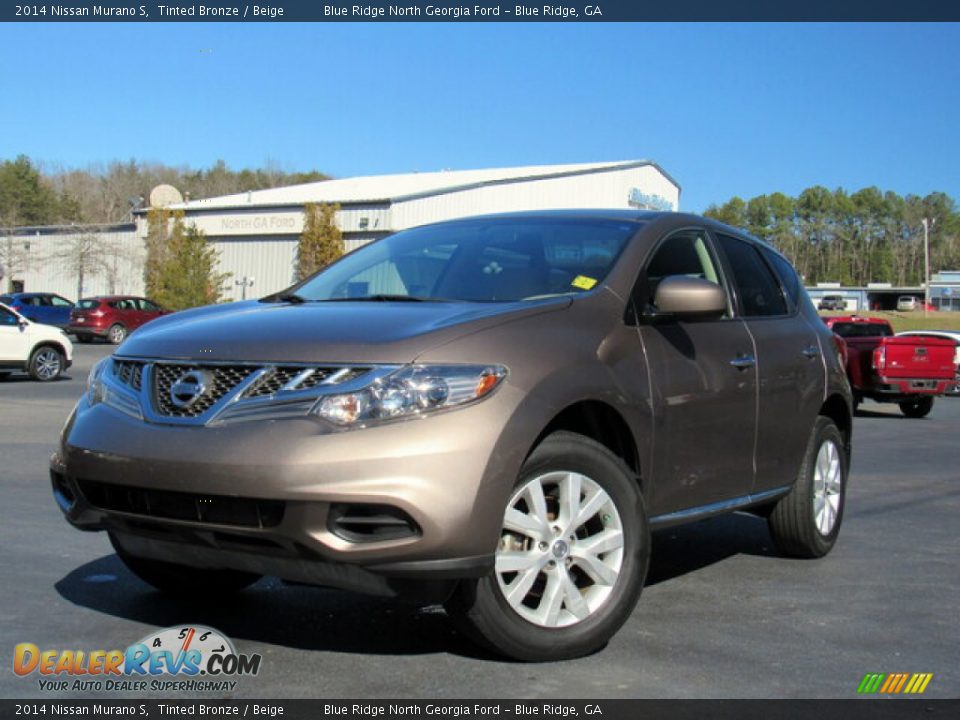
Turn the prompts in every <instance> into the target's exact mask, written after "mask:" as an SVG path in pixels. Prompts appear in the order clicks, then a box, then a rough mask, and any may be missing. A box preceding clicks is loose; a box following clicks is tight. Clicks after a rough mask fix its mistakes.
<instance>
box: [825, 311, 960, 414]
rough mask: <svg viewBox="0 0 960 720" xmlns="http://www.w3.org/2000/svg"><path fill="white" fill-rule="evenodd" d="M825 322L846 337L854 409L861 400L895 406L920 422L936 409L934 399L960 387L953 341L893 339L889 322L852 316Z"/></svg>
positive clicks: (904, 337) (835, 332)
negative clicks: (948, 390)
mask: <svg viewBox="0 0 960 720" xmlns="http://www.w3.org/2000/svg"><path fill="white" fill-rule="evenodd" d="M824 322H825V323H826V324H827V327H829V328H830V329H831V330H833V332H834V334H835V335H838V336H840V337H841V338H843V344H844V346H845V352H846V363H847V376H848V377H849V378H850V385H851V387H852V388H853V396H854V402H855V403H856V404H859V403H860V401H861V400H863V398H870V399H871V400H875V401H876V402H887V403H894V402H895V403H898V404H899V405H900V410H901V411H902V412H903V414H904V415H906V416H907V417H911V418H920V417H924V416H925V415H927V414H928V413H929V412H930V410H931V409H932V408H933V399H934V398H935V397H936V396H938V395H943V394H944V393H945V392H946V391H947V389H948V388H950V387H951V386H952V385H953V384H954V383H955V382H956V380H955V376H956V371H957V370H956V365H955V363H954V352H955V349H956V346H957V344H956V342H955V341H952V340H949V339H946V338H934V337H911V336H898V337H894V334H893V328H892V327H891V326H890V323H888V322H887V321H886V320H883V319H882V318H866V317H859V316H857V315H848V316H842V317H829V318H824Z"/></svg>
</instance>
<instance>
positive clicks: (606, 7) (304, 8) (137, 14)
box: [0, 0, 960, 23]
mask: <svg viewBox="0 0 960 720" xmlns="http://www.w3.org/2000/svg"><path fill="white" fill-rule="evenodd" d="M957 20H960V3H958V2H952V1H950V0H913V2H905V1H904V0H804V2H794V3H787V2H774V1H771V0H766V1H764V0H669V1H665V0H658V1H656V2H654V1H652V0H591V2H589V3H587V2H581V1H580V0H575V1H571V0H557V1H556V2H544V3H536V2H513V1H511V0H504V1H503V2H496V1H495V0H494V1H491V0H477V1H475V0H463V1H462V2H460V1H458V0H432V1H431V0H406V1H404V0H400V1H398V2H392V3H391V2H344V1H343V0H263V1H262V2H257V3H247V2H240V1H233V0H204V1H203V2H193V0H170V1H169V2H164V3H157V2H143V0H128V1H127V2H123V1H121V2H118V1H117V0H102V1H100V2H91V1H90V0H64V1H63V2H33V3H30V2H22V3H21V2H16V3H4V4H3V7H2V8H0V21H5V22H11V21H12V22H262V23H270V22H640V21H749V22H757V21H801V22H812V21H835V22H836V21H841V22H849V21H881V22H890V21H920V22H937V21H957Z"/></svg>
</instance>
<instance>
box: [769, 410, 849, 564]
mask: <svg viewBox="0 0 960 720" xmlns="http://www.w3.org/2000/svg"><path fill="white" fill-rule="evenodd" d="M847 474H848V462H847V455H846V452H844V441H843V435H841V433H840V430H839V429H838V428H837V426H836V424H835V423H834V422H833V420H831V419H830V418H827V417H823V416H822V415H821V416H820V417H818V418H817V421H816V423H814V426H813V432H812V433H811V434H810V441H809V443H808V444H807V451H806V453H805V454H804V457H803V463H802V464H801V466H800V473H799V474H798V475H797V481H796V483H795V484H794V486H793V490H791V491H790V493H789V494H788V495H786V496H785V497H783V498H781V500H780V501H779V502H778V503H777V504H776V505H775V506H774V508H773V512H771V513H770V517H769V518H767V524H768V526H769V528H770V534H771V535H772V536H773V541H774V543H775V544H776V546H777V548H778V549H779V550H780V552H781V553H782V554H783V555H787V556H789V557H798V558H818V557H823V556H824V555H826V554H827V553H828V552H830V550H831V548H833V546H834V544H835V543H836V541H837V536H838V535H839V533H840V524H841V522H842V520H843V508H844V505H845V504H846V492H847Z"/></svg>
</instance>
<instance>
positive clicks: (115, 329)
mask: <svg viewBox="0 0 960 720" xmlns="http://www.w3.org/2000/svg"><path fill="white" fill-rule="evenodd" d="M126 337H127V329H126V328H125V327H124V326H123V325H121V324H120V323H117V324H115V325H111V326H110V329H109V330H107V340H109V341H110V343H111V344H113V345H119V344H120V343H122V342H123V341H124V340H125V339H126Z"/></svg>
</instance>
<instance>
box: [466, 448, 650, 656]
mask: <svg viewBox="0 0 960 720" xmlns="http://www.w3.org/2000/svg"><path fill="white" fill-rule="evenodd" d="M649 557H650V531H649V528H648V525H647V519H646V511H645V509H644V505H643V498H642V496H641V494H640V491H639V486H638V483H637V479H636V478H635V477H634V475H633V474H632V473H631V472H630V471H629V469H628V468H627V467H626V466H625V465H624V464H623V462H622V461H621V460H620V459H619V458H617V457H616V456H615V455H613V453H611V452H610V451H609V450H607V448H605V447H603V446H602V445H600V444H599V443H597V442H595V441H593V440H591V439H589V438H586V437H583V436H581V435H577V434H574V433H569V432H556V433H553V434H552V435H550V436H549V437H547V438H546V440H544V441H543V442H542V443H541V444H540V445H539V446H538V447H537V449H536V450H534V452H533V453H532V454H531V455H530V457H529V458H528V459H527V461H526V462H525V463H524V465H523V468H522V469H521V471H520V476H519V479H518V481H517V483H516V485H515V486H514V489H513V492H512V493H511V495H510V498H509V500H508V501H507V503H506V507H505V508H504V516H503V527H502V529H501V531H500V538H499V540H498V544H497V550H496V556H495V567H494V572H493V573H492V574H491V575H488V576H487V577H484V578H479V579H477V580H465V581H463V582H461V583H460V585H459V586H458V588H457V591H456V592H455V593H454V595H453V597H452V598H451V599H450V600H449V601H448V603H447V609H448V611H449V612H450V613H451V615H452V616H453V617H454V618H455V619H457V621H458V622H459V623H460V624H461V626H462V627H463V628H464V629H465V630H466V632H467V633H468V634H469V635H471V636H472V637H474V638H475V639H477V640H478V641H480V642H481V643H483V644H485V645H487V646H488V647H490V648H491V649H492V650H494V651H495V652H498V653H500V654H503V655H506V656H508V657H511V658H514V659H517V660H523V661H544V660H563V659H567V658H574V657H580V656H582V655H587V654H589V653H591V652H594V651H595V650H598V649H600V648H601V647H603V645H604V644H606V642H607V641H608V640H609V639H610V638H611V637H612V636H613V634H614V633H616V631H617V630H619V629H620V627H621V626H622V625H623V623H624V622H625V621H626V620H627V618H628V617H629V616H630V613H631V612H632V611H633V608H634V606H635V605H636V603H637V599H638V598H639V596H640V591H641V589H642V587H643V581H644V578H645V576H646V573H647V566H648V564H649Z"/></svg>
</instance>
